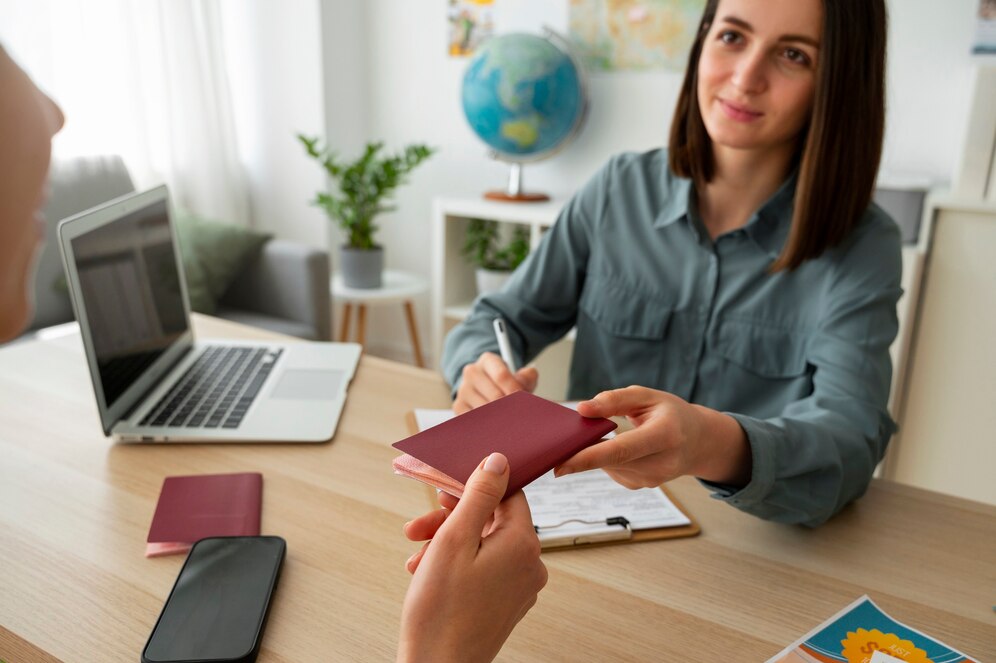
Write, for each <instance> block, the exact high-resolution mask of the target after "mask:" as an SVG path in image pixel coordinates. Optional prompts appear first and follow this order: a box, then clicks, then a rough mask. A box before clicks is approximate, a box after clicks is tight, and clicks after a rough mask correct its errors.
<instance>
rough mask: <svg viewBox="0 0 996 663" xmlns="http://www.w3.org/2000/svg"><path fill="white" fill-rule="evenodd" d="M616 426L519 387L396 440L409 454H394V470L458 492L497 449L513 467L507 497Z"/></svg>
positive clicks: (400, 447)
mask: <svg viewBox="0 0 996 663" xmlns="http://www.w3.org/2000/svg"><path fill="white" fill-rule="evenodd" d="M615 428H616V424H615V423H614V422H612V421H609V420H608V419H601V418H596V419H589V418H587V417H582V416H581V415H580V414H578V413H577V412H575V411H574V410H572V409H570V408H567V407H564V406H563V405H558V404H557V403H554V402H552V401H548V400H546V399H543V398H540V397H539V396H533V395H532V394H530V393H528V392H525V391H517V392H515V393H513V394H509V395H508V396H505V397H504V398H499V399H498V400H496V401H492V402H490V403H488V404H487V405H482V406H480V407H478V408H475V409H473V410H471V411H470V412H465V413H464V414H461V415H460V416H458V417H454V418H452V419H450V420H449V421H446V422H443V423H441V424H439V425H438V426H433V427H432V428H429V429H427V430H424V431H422V432H421V433H418V434H416V435H412V436H411V437H409V438H406V439H404V440H401V441H400V442H395V443H394V445H393V446H394V447H395V448H396V449H399V450H400V451H403V452H405V454H406V455H404V456H399V457H398V458H395V459H394V463H393V464H394V470H395V472H397V473H398V474H401V475H403V476H408V477H412V478H415V479H418V480H419V481H423V482H425V483H428V484H430V485H433V486H436V487H437V488H442V489H443V490H445V491H446V492H448V493H451V494H453V495H455V496H456V497H460V494H461V493H462V492H463V486H464V484H466V483H467V479H469V478H470V475H471V474H473V472H474V470H475V469H477V466H478V465H479V464H480V463H481V461H482V460H484V459H485V458H486V457H487V456H488V455H489V454H491V453H492V452H495V451H499V452H501V453H503V454H505V457H506V458H508V463H509V465H510V466H511V468H512V469H511V475H510V476H509V479H508V488H507V489H506V490H505V496H506V497H507V496H508V495H511V494H512V493H514V492H515V491H517V490H519V489H520V488H522V487H523V486H526V485H528V484H530V483H532V482H533V481H535V480H536V479H538V478H539V477H541V476H542V475H544V474H546V473H547V472H549V471H550V470H551V469H553V468H554V467H556V466H557V465H560V464H561V463H563V462H564V461H565V460H567V459H568V458H570V457H571V456H573V455H574V454H576V453H577V452H579V451H581V450H582V449H584V448H586V447H590V446H591V445H593V444H595V443H596V442H598V441H599V440H601V439H602V437H603V436H604V435H605V434H607V433H609V432H610V431H612V430H614V429H615Z"/></svg>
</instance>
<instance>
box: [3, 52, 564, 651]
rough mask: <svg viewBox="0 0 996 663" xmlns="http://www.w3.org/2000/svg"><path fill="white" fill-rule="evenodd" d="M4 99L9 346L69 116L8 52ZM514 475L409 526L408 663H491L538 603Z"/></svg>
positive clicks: (537, 576)
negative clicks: (56, 147)
mask: <svg viewBox="0 0 996 663" xmlns="http://www.w3.org/2000/svg"><path fill="white" fill-rule="evenodd" d="M0 90H2V91H3V93H2V94H0V145H2V146H3V148H2V149H0V342H3V341H5V340H8V339H10V338H12V337H13V336H16V335H17V334H18V333H20V331H21V330H22V329H24V327H25V325H27V323H28V321H29V320H30V319H31V310H32V302H31V295H30V290H29V282H30V275H31V272H32V266H33V262H34V257H35V254H36V253H37V250H38V248H39V245H40V243H41V240H42V238H43V237H44V232H45V222H44V220H43V219H42V218H41V217H40V215H39V210H40V209H41V207H42V206H43V205H44V199H45V183H46V177H47V174H48V166H49V159H50V156H51V141H52V137H53V136H54V135H55V134H56V133H57V132H58V131H59V129H60V128H61V127H62V124H63V116H62V112H61V111H60V110H59V107H58V106H56V104H55V103H54V102H53V101H52V100H51V99H49V98H48V97H47V96H45V95H44V94H43V93H42V92H41V91H39V90H38V88H36V87H35V86H34V84H33V83H32V82H31V80H30V79H29V78H28V77H27V75H25V73H24V72H23V71H21V69H20V68H19V67H18V66H17V65H16V64H15V63H14V61H13V60H11V59H10V57H9V56H8V55H7V53H6V51H4V49H3V48H2V47H0ZM508 476H509V471H508V461H507V460H506V459H505V457H504V456H502V455H501V454H492V455H491V456H489V457H488V458H487V459H485V460H484V461H482V463H481V466H480V467H479V468H478V469H477V471H476V472H475V473H474V475H473V476H472V477H471V478H470V480H469V481H468V484H467V489H468V490H467V492H466V493H465V495H464V498H463V499H462V500H461V501H460V504H459V505H456V507H455V509H454V510H453V511H452V512H450V511H445V510H438V511H433V512H430V513H428V514H426V515H425V516H423V517H421V518H419V519H416V520H415V521H412V522H411V523H409V524H408V525H406V532H407V533H408V534H409V536H410V537H412V538H415V539H420V540H421V539H425V538H429V537H433V536H434V540H433V543H432V546H431V547H429V548H423V550H421V551H419V552H418V553H416V555H414V556H413V557H412V558H411V559H410V560H409V561H408V565H407V566H408V570H409V571H411V572H412V573H413V574H414V577H413V578H412V583H411V585H410V586H409V589H408V595H407V596H406V598H405V605H404V609H403V611H402V616H401V637H400V640H399V646H398V660H400V661H447V660H491V659H492V658H494V656H495V655H496V654H497V653H498V649H499V648H500V647H501V645H502V643H503V642H504V641H505V639H506V638H507V637H508V634H509V633H510V632H511V630H512V627H514V626H515V624H516V623H518V621H519V620H520V619H521V618H522V617H523V615H525V613H526V612H527V611H528V610H529V608H531V607H532V606H533V604H534V603H535V602H536V595H537V593H538V592H539V590H540V589H542V587H543V585H544V584H545V583H546V578H547V573H546V567H545V566H544V565H543V563H542V562H541V561H540V559H539V551H540V549H539V541H538V539H537V538H536V532H535V530H533V526H532V518H531V517H530V514H529V505H528V504H526V498H525V496H524V495H523V494H522V493H521V492H518V493H516V494H515V495H513V496H511V497H509V498H508V499H507V500H505V501H504V502H502V503H501V504H499V500H500V498H501V496H502V495H504V494H505V488H506V487H507V485H508ZM447 516H448V517H447ZM486 525H487V528H488V529H487V532H488V533H487V535H486V536H485V535H483V534H482V532H484V531H485V526H486ZM150 626H151V623H150Z"/></svg>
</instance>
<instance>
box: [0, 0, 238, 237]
mask: <svg viewBox="0 0 996 663" xmlns="http://www.w3.org/2000/svg"><path fill="white" fill-rule="evenodd" d="M0 43H3V45H4V47H5V48H6V49H7V51H8V52H9V53H10V54H11V55H12V56H13V57H14V59H15V60H17V61H18V62H19V64H20V65H21V66H22V67H23V68H24V69H25V70H26V71H27V72H28V73H29V74H30V75H31V77H32V78H33V79H34V80H35V81H36V83H38V84H39V86H40V87H42V88H43V89H44V90H45V91H46V92H48V94H49V95H50V96H52V98H54V99H55V100H56V101H57V102H58V103H59V104H60V105H61V106H62V108H63V111H64V112H65V114H66V118H67V121H66V126H65V128H64V129H63V131H62V133H61V134H60V135H59V136H58V137H57V138H56V141H55V143H54V147H53V150H54V153H55V154H54V156H55V158H60V157H70V156H78V155H92V154H109V153H116V154H120V155H121V156H122V157H124V159H125V163H126V164H127V165H128V168H129V170H130V171H131V174H132V178H133V179H134V180H135V182H136V185H137V186H138V187H139V188H144V187H147V186H151V185H155V184H158V183H160V182H165V183H167V184H168V185H169V186H170V189H171V192H172V196H173V200H174V203H175V204H176V205H177V206H178V207H181V208H184V209H187V210H191V211H194V212H197V213H198V214H201V215H204V216H207V217H211V218H215V219H219V220H223V221H227V222H230V223H236V224H240V225H249V224H250V209H249V191H248V183H247V178H246V175H245V168H244V167H243V165H242V160H241V159H240V155H239V149H238V141H237V140H236V130H237V127H236V123H235V119H234V116H233V112H232V111H233V109H232V96H231V90H230V86H229V66H230V65H229V63H228V61H227V58H226V54H225V46H224V43H225V40H224V30H223V25H222V12H221V8H220V5H219V0H0Z"/></svg>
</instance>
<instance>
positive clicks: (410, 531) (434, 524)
mask: <svg viewBox="0 0 996 663" xmlns="http://www.w3.org/2000/svg"><path fill="white" fill-rule="evenodd" d="M448 515H449V511H447V510H446V509H435V510H433V511H430V512H429V513H425V514H423V515H421V516H419V517H418V518H415V519H414V520H410V521H408V522H407V523H405V526H404V531H405V536H406V537H408V540H409V541H428V540H429V539H431V538H432V537H433V536H435V535H436V531H437V530H438V529H439V527H440V526H441V525H442V524H443V522H444V521H445V520H446V516H448Z"/></svg>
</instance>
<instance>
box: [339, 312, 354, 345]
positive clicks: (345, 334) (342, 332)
mask: <svg viewBox="0 0 996 663" xmlns="http://www.w3.org/2000/svg"><path fill="white" fill-rule="evenodd" d="M352 312H353V305H352V304H350V303H349V302H346V303H345V304H343V305H342V326H341V327H339V342H340V343H345V342H346V341H348V340H349V315H350V314H351V313H352Z"/></svg>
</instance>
